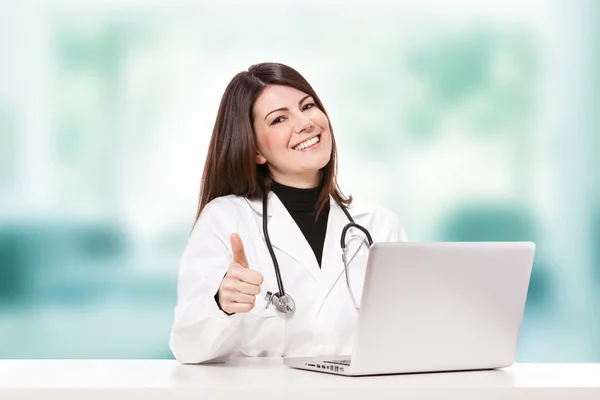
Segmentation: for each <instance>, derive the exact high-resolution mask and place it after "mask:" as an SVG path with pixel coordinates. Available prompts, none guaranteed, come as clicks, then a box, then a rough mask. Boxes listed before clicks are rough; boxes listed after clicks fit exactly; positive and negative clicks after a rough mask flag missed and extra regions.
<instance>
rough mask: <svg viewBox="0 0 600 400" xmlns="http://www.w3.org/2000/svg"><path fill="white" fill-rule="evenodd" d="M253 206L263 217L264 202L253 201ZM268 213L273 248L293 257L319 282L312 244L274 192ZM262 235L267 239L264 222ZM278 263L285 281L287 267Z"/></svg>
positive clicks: (270, 195) (317, 265) (319, 271)
mask: <svg viewBox="0 0 600 400" xmlns="http://www.w3.org/2000/svg"><path fill="white" fill-rule="evenodd" d="M251 205H252V207H253V208H254V210H255V211H258V212H259V214H260V215H261V216H262V200H253V201H251ZM267 213H268V218H269V219H268V222H267V229H268V231H269V232H268V233H269V239H270V240H271V245H272V246H273V248H277V249H279V250H281V251H282V252H284V253H286V254H287V255H289V256H290V257H292V258H293V259H294V260H296V262H298V263H299V264H300V265H301V266H302V267H304V268H306V270H307V271H308V272H309V273H310V274H311V275H312V277H313V278H314V279H315V280H316V281H317V282H319V281H320V275H321V270H320V268H319V264H318V263H317V259H316V257H315V255H314V252H313V250H312V248H311V247H310V244H309V243H308V241H307V240H306V238H305V237H304V235H303V234H302V231H301V230H300V228H299V227H298V225H297V224H296V221H294V219H293V218H292V216H291V215H290V213H289V212H288V211H287V209H286V208H285V206H284V205H283V203H282V202H281V200H279V198H278V197H277V195H276V194H275V193H273V192H270V193H269V203H268V209H267ZM260 233H261V236H262V237H263V239H265V237H264V232H263V229H262V222H261V227H260ZM278 261H279V267H280V269H281V274H282V279H284V280H285V276H284V275H285V272H284V271H285V267H284V265H283V264H282V262H281V261H280V260H278Z"/></svg>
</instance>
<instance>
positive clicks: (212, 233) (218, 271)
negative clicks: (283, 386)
mask: <svg viewBox="0 0 600 400" xmlns="http://www.w3.org/2000/svg"><path fill="white" fill-rule="evenodd" d="M222 207H223V205H222V204H221V205H219V204H217V205H215V204H208V205H207V207H205V209H204V210H203V211H202V214H201V215H200V218H199V219H198V221H197V222H196V225H195V226H194V229H193V231H192V234H191V235H190V238H189V240H188V243H187V246H186V248H185V250H184V253H183V256H182V258H181V263H180V266H179V276H178V283H177V305H176V306H175V316H174V322H173V327H172V329H171V337H170V341H169V347H170V348H171V351H172V352H173V355H174V356H175V358H176V359H177V361H178V362H180V363H181V364H197V363H203V362H222V361H225V360H227V359H228V358H230V357H232V356H234V355H235V354H236V353H237V351H238V349H239V345H240V333H239V325H240V319H241V316H240V315H235V314H234V315H231V316H229V315H227V314H225V313H224V312H223V311H221V310H220V309H219V307H218V306H217V304H216V302H215V299H214V296H215V293H217V290H218V288H219V286H220V284H221V281H222V280H223V277H224V276H225V273H226V272H227V268H228V267H229V264H230V263H231V260H232V259H233V256H232V253H231V250H230V246H229V235H230V234H231V233H233V232H228V231H227V229H228V227H226V226H224V222H223V218H219V215H223V212H224V211H225V210H223V209H221V208H222Z"/></svg>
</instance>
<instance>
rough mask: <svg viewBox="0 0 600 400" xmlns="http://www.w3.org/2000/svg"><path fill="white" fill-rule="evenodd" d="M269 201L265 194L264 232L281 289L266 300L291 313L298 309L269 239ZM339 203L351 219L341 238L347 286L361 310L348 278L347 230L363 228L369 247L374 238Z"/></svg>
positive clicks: (285, 312)
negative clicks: (288, 291) (284, 282)
mask: <svg viewBox="0 0 600 400" xmlns="http://www.w3.org/2000/svg"><path fill="white" fill-rule="evenodd" d="M267 202H268V199H267V196H264V197H263V232H264V235H265V241H266V242H267V248H268V249H269V254H271V259H272V260H273V267H274V268H275V277H276V278H277V288H278V289H279V292H277V293H272V292H267V295H266V297H265V300H266V301H270V302H271V304H273V306H274V307H275V309H276V310H277V311H279V312H281V313H284V314H291V313H293V312H294V311H295V310H296V303H295V302H294V299H293V298H292V296H290V295H289V294H288V293H286V292H285V290H284V289H283V281H282V280H281V272H280V271H279V263H278V262H277V257H275V252H274V251H273V246H272V245H271V240H270V239H269V232H268V229H267ZM336 203H337V202H336ZM337 205H338V206H339V207H340V208H341V209H342V211H344V214H346V217H348V220H349V221H350V222H349V223H348V224H346V226H344V229H342V237H341V239H340V244H341V246H342V261H343V262H344V272H345V273H346V286H348V291H349V293H350V297H351V298H352V303H354V308H356V310H359V309H360V307H359V306H358V304H357V302H356V299H355V298H354V294H353V293H352V289H351V288H350V279H349V278H348V263H347V260H346V232H348V229H350V228H356V229H359V230H361V231H362V232H363V233H364V234H365V236H366V237H367V242H368V244H369V247H370V246H371V245H372V244H373V239H372V238H371V234H370V233H369V231H368V230H367V229H366V228H365V227H363V226H361V225H359V224H357V223H356V222H354V219H352V216H351V215H350V213H349V212H348V210H347V209H346V207H344V206H343V205H340V204H339V203H337ZM267 306H268V303H267Z"/></svg>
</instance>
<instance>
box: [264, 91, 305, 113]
mask: <svg viewBox="0 0 600 400" xmlns="http://www.w3.org/2000/svg"><path fill="white" fill-rule="evenodd" d="M309 97H312V96H311V95H310V94H309V95H306V96H304V97H303V98H301V99H300V101H299V102H298V105H300V104H302V103H303V102H304V100H306V99H308V98H309ZM277 111H288V108H287V107H280V108H278V109H276V110H273V111H271V112H270V113H268V114H267V115H265V119H267V117H268V116H269V115H271V114H273V113H274V112H277Z"/></svg>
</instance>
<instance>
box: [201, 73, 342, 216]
mask: <svg viewBox="0 0 600 400" xmlns="http://www.w3.org/2000/svg"><path fill="white" fill-rule="evenodd" d="M268 85H284V86H289V87H293V88H296V89H298V90H300V91H302V92H304V93H306V94H308V95H310V96H312V98H313V99H314V101H315V104H316V105H317V107H319V109H320V110H321V111H323V113H324V114H325V115H326V116H327V119H328V120H329V116H328V115H327V112H326V111H325V107H323V103H321V100H320V99H319V97H318V96H317V94H316V92H315V91H314V89H313V88H312V86H310V84H309V83H308V82H307V81H306V79H304V77H303V76H302V75H300V73H298V71H296V70H295V69H293V68H291V67H289V66H287V65H284V64H279V63H261V64H256V65H252V66H251V67H250V68H248V71H244V72H240V73H238V74H237V75H235V76H234V77H233V79H232V80H231V82H229V84H228V85H227V88H226V89H225V93H223V97H222V98H221V104H220V105H219V110H218V112H217V119H216V121H215V126H214V128H213V132H212V136H211V138H210V144H209V146H208V153H207V155H206V162H205V164H204V173H203V175H202V184H201V188H200V200H199V202H198V211H197V213H196V221H197V220H198V217H200V214H201V213H202V210H203V209H204V207H206V205H207V204H208V203H209V202H210V201H212V200H213V199H215V198H217V197H221V196H227V195H230V194H234V195H237V196H244V197H246V198H249V199H257V198H262V197H263V196H265V194H267V193H269V191H270V190H271V187H272V183H273V181H272V180H271V176H270V173H269V169H268V167H267V165H266V164H263V165H260V164H257V163H256V151H257V146H256V136H255V133H254V125H253V123H254V114H253V107H254V102H255V101H256V99H257V98H258V96H259V95H260V94H261V93H262V91H263V90H264V89H265V88H266V87H267V86H268ZM329 129H330V131H331V140H332V149H331V158H330V160H329V163H327V165H326V166H325V167H323V168H322V169H321V185H320V187H321V190H320V193H319V198H318V201H317V205H316V215H318V214H319V213H320V212H321V210H322V209H323V207H324V206H325V204H326V203H327V202H328V201H329V196H332V197H333V198H334V200H335V201H337V202H338V204H343V205H345V206H348V205H349V204H350V203H351V202H352V196H350V197H348V198H346V197H345V196H344V195H343V194H342V192H341V190H340V188H339V187H338V185H337V179H336V172H337V151H336V146H335V138H334V135H333V129H332V127H331V122H329Z"/></svg>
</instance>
